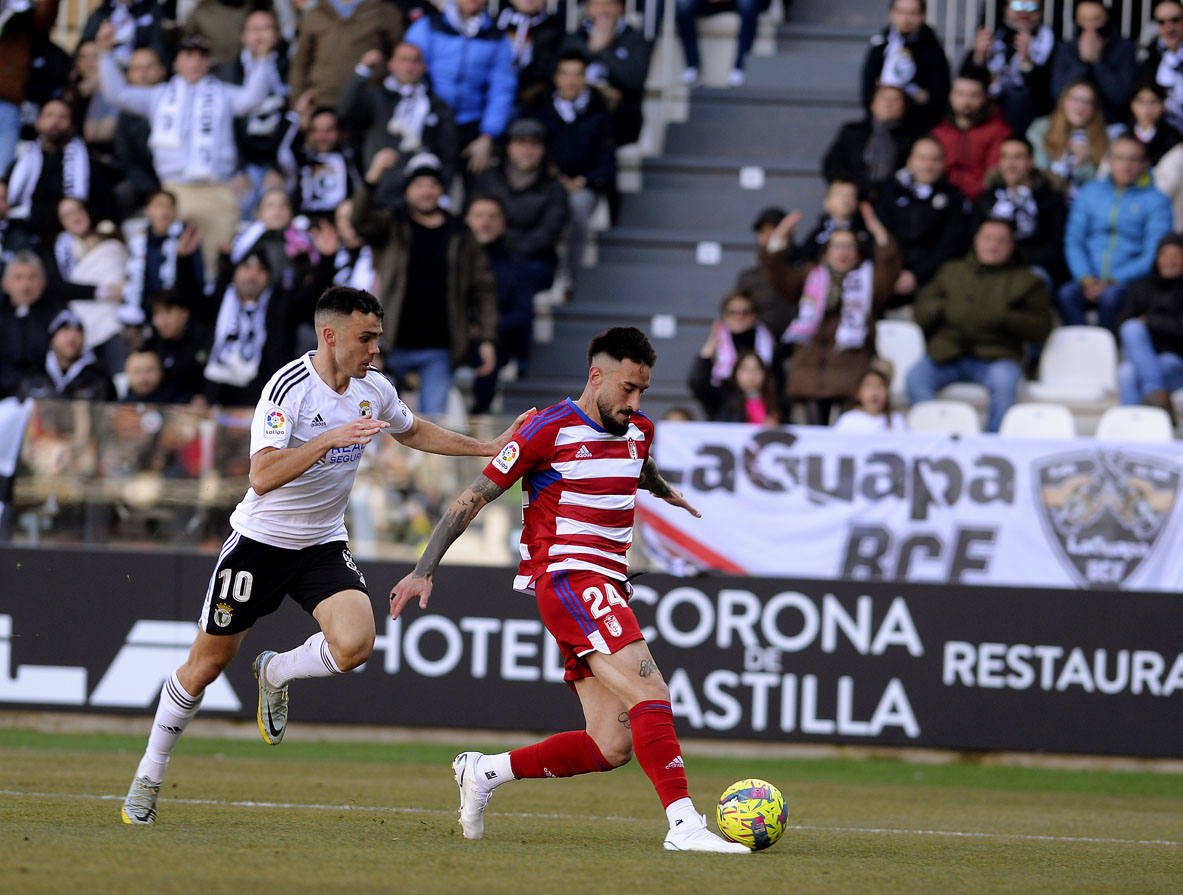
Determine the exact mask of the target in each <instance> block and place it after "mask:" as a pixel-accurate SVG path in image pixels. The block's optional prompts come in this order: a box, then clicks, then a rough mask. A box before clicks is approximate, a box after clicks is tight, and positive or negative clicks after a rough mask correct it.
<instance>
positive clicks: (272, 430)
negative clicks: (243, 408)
mask: <svg viewBox="0 0 1183 895" xmlns="http://www.w3.org/2000/svg"><path fill="white" fill-rule="evenodd" d="M286 423H287V417H285V416H284V415H283V412H282V411H280V410H272V411H270V412H269V413H268V414H267V416H265V417H264V418H263V434H264V435H265V436H267V437H269V438H276V437H278V436H280V435H282V434H283V427H284V425H285V424H286Z"/></svg>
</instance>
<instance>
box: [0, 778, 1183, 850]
mask: <svg viewBox="0 0 1183 895" xmlns="http://www.w3.org/2000/svg"><path fill="white" fill-rule="evenodd" d="M0 796H11V797H14V798H34V799H90V800H95V801H106V802H113V801H122V800H123V796H118V795H94V794H91V793H66V792H22V791H19V790H14V789H0ZM161 802H169V803H172V804H175V805H221V806H223V807H227V808H284V809H296V810H299V809H304V810H310V811H378V812H386V813H388V814H435V815H440V816H443V817H447V816H450V815H453V814H455V813H456V812H455V809H451V810H447V811H442V810H440V809H437V808H407V807H401V806H391V805H327V804H321V803H318V802H254V801H245V800H239V799H235V800H226V799H178V798H164V799H161ZM497 813H498V814H500V815H501V816H503V817H521V818H529V819H534V820H562V819H564V818H569V817H570V815H565V814H544V813H541V812H537V811H530V812H521V811H499V812H497ZM600 820H608V821H613V822H621V821H626V822H627V821H631V822H634V823H644V824H649V823H651V821H649V820H648V819H646V818H640V817H625V816H619V815H607V816H602V817H600ZM788 829H790V830H804V831H806V832H810V833H863V834H870V835H879V836H948V837H950V838H955V839H1023V840H1032V841H1037V842H1083V843H1094V844H1099V845H1166V846H1172V847H1177V846H1180V845H1183V842H1177V841H1175V840H1173V839H1109V838H1104V837H1099V836H1049V835H1046V834H1039V833H986V832H969V831H964V830H905V829H897V828H893V827H820V826H812V825H809V824H789V827H788Z"/></svg>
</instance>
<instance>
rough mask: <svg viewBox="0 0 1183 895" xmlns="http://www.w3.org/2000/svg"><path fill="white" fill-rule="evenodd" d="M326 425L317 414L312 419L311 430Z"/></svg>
mask: <svg viewBox="0 0 1183 895" xmlns="http://www.w3.org/2000/svg"><path fill="white" fill-rule="evenodd" d="M327 425H328V423H326V422H325V421H324V418H323V417H322V416H321V415H320V414H319V413H318V414H317V415H316V416H314V417H313V418H312V428H314V429H316V428H319V427H322V426H327Z"/></svg>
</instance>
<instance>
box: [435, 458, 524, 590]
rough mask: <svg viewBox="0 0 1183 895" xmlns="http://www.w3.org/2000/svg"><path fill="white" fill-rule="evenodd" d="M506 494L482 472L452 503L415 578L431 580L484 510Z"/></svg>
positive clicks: (438, 523) (441, 520)
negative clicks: (449, 549)
mask: <svg viewBox="0 0 1183 895" xmlns="http://www.w3.org/2000/svg"><path fill="white" fill-rule="evenodd" d="M504 491H505V489H504V488H502V487H501V486H500V485H497V484H495V483H494V482H493V481H492V480H490V479H489V477H488V476H486V475H485V474H484V473H483V472H482V473H481V474H480V475H479V476H477V478H476V481H474V482H473V483H472V484H471V485H469V486H468V488H466V489H465V490H464V492H463V493H462V494H461V495H460V496H459V497H457V498H456V499H455V500H454V501H453V502H452V505H451V506H450V507H448V511H447V512H446V513H444V517H443V518H442V519H440V521H439V522H437V523H436V526H435V528H434V529H432V532H431V538H430V539H429V540H428V542H427V547H426V548H425V549H424V551H423V555H422V556H421V557H419V562H418V563H417V564H416V566H415V571H414V572H413V574H414V575H415V577H417V578H428V577H430V576H431V575H432V574H433V573H434V572H435V570H436V567H437V566H438V565H439V564H440V560H441V559H443V557H444V554H445V553H446V552H447V550H448V548H449V547H451V546H452V543H453V542H454V541H455V540H456V539H457V538H458V537H460V535H462V534H463V533H464V530H465V529H466V528H468V526H469V523H471V522H472V520H473V519H475V518H476V514H477V513H479V512H480V511H481V508H482V507H483V506H484V505H485V504H487V503H491V502H492V501H494V500H496V499H497V498H498V497H500V496H501V494H502V493H503V492H504Z"/></svg>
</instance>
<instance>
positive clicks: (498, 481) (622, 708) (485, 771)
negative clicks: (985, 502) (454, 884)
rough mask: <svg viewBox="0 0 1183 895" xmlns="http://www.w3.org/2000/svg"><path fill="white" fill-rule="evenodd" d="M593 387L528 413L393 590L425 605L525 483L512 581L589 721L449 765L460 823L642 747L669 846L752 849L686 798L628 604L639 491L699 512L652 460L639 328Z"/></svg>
mask: <svg viewBox="0 0 1183 895" xmlns="http://www.w3.org/2000/svg"><path fill="white" fill-rule="evenodd" d="M587 358H588V366H589V370H588V376H587V385H586V386H585V388H584V390H583V394H582V395H580V397H579V399H578V400H577V401H572V400H571V399H570V398H567V399H566V400H564V401H562V402H561V403H559V404H556V405H554V406H553V407H548V408H547V409H546V410H543V411H541V412H540V413H536V414H534V415H533V416H532V417H530V418H528V419H527V420H526V422H525V423H523V424H522V427H521V428H520V429H519V430H518V431H517V433H515V435H514V438H513V439H512V440H511V441H510V442H509V443H508V444H506V445H505V447H504V448H503V449H502V451H501V453H499V454H498V455H497V456H496V457H494V458H493V460H492V461H491V462H490V463H489V465H488V466H487V467H485V470H484V472H483V473H482V474H481V475H480V476H479V477H478V478H477V480H476V481H475V482H473V483H472V485H470V486H469V487H468V489H467V490H466V491H464V493H463V494H461V495H460V496H459V497H458V498H456V501H455V502H454V503H453V504H452V506H451V507H450V508H449V509H448V512H447V513H446V514H445V515H444V518H443V519H441V520H440V522H439V524H438V525H436V527H435V530H434V531H432V533H431V538H430V540H429V541H428V544H427V547H426V548H425V550H424V552H423V556H422V557H420V559H419V562H418V564H417V565H416V566H415V569H414V570H413V571H412V572H411V573H410V574H408V575H407V576H406V577H405V578H403V579H402V581H400V582H399V583H398V584H396V585H395V586H394V588H393V589H392V590H391V592H390V601H391V602H390V615H391V617H392V618H397V617H398V615H399V613H400V612H402V610H403V608H404V607H405V606H406V605H407V604H408V603H409V602H410V601H411V600H414V599H416V598H418V600H419V606H420V608H422V609H426V608H427V603H428V599H429V597H430V596H431V588H432V576H433V575H434V573H435V570H436V567H437V566H438V565H439V562H440V559H441V558H442V557H443V555H444V553H445V551H447V549H448V547H450V546H451V544H452V542H453V541H455V540H456V538H457V537H458V536H459V535H460V534H461V532H463V531H464V530H465V529H466V528H467V527H468V525H469V523H471V522H472V520H473V518H474V517H475V516H476V514H477V513H478V512H479V511H480V509H481V507H483V506H484V505H485V504H487V503H489V502H490V501H492V500H494V499H496V498H497V497H498V496H499V495H500V494H501V493H502V492H503V491H505V489H506V488H508V487H509V486H510V485H512V484H513V483H514V482H515V481H517V480H518V479H519V478H522V479H524V481H523V487H522V503H523V506H524V509H523V514H522V515H523V530H522V543H521V555H522V560H521V564H520V565H519V567H518V575H517V577H516V578H515V579H514V589H515V590H520V591H524V592H526V593H533V594H534V596H535V598H536V599H537V602H538V611H539V614H540V615H541V617H542V621H543V624H545V625H546V628H547V630H548V631H549V632H550V633H551V634H552V635H553V636H554V638H555V640H556V641H557V642H558V644H559V649H560V651H561V652H562V655H563V660H564V665H565V667H566V673H565V679H566V681H567V682H568V684H569V685H570V686H571V687H572V688H573V689H574V691H575V693H576V695H577V696H578V697H579V701H580V703H581V704H582V706H583V714H584V718H585V719H586V721H587V729H586V730H571V731H566V732H564V733H559V734H555V735H554V736H552V737H549V738H548V739H545V740H543V741H542V742H540V743H535V744H534V745H532V746H526V747H523V748H521V749H514V750H513V751H511V752H503V753H501V754H499V755H484V754H482V753H480V752H461V753H460V754H459V755H457V756H456V760H455V761H454V762H453V763H452V768H453V771H454V772H455V775H456V783H457V785H458V786H459V787H460V824H461V827H462V828H463V831H464V835H465V836H466V837H467V838H469V839H480V838H481V836H482V835H484V828H485V822H484V812H485V806H486V805H487V804H488V801H489V797H490V796H491V795H492V794H493V790H494V789H496V787H498V786H500V785H501V784H503V783H508V782H509V781H511V780H520V779H523V778H539V777H570V776H572V775H574V774H586V773H590V772H593V771H609V770H611V769H612V768H616V767H620V766H621V765H623V764H624V763H625V762H627V761H628V760H629V757H630V755H631V753H633V752H635V753H636V755H637V761H639V762H640V764H641V767H642V768H643V769H644V771H645V773H646V774H647V775H648V777H649V779H650V780H651V781H652V783H653V787H654V789H656V790H657V795H658V797H659V798H660V799H661V803H662V805H663V806H664V807H665V810H666V815H667V816H668V819H669V825H670V828H669V832H668V833H667V834H666V837H665V841H664V842H663V845H664V847H665V848H667V849H670V850H673V851H706V852H734V853H747V852H748V848H747V847H746V846H743V845H739V844H737V843H734V842H728V841H726V840H724V839H721V838H720V837H718V836H716V835H715V834H714V833H712V832H711V831H710V830H709V829H708V828H707V825H706V818H705V817H703V815H701V814H699V813H698V810H697V809H696V808H695V807H694V803H693V802H692V801H691V799H690V793H689V789H688V787H687V784H686V770H685V767H684V765H683V762H682V749H681V746H680V745H679V744H678V737H677V734H676V733H675V732H674V716H673V710H672V709H671V707H670V692H669V688H668V687H667V686H666V683H665V680H664V678H663V677H662V675H661V672H660V671H659V670H658V668H657V663H656V662H655V661H654V660H653V656H652V655H651V654H650V652H649V647H648V645H647V644H646V643H645V639H644V637H643V636H642V635H641V630H640V627H639V626H638V624H637V620H636V617H635V616H634V615H633V611H632V609H630V608H629V605H628V597H629V594H630V592H631V590H630V588H629V584H628V574H627V573H628V560H627V558H626V556H625V554H626V552H627V550H628V547H629V545H630V544H631V543H632V526H633V514H634V507H635V501H636V494H637V489H638V488H644V489H646V490H648V491H650V492H651V493H653V494H654V495H656V496H658V497H661V498H663V499H664V500H666V501H667V502H669V503H670V504H672V505H674V506H679V507H682V508H683V509H685V510H686V511H688V512H690V513H692V514H693V515H695V516H698V515H699V513H698V511H697V510H695V509H694V508H693V507H692V506H690V504H688V503H687V502H686V501H685V499H684V498H683V497H682V495H681V494H680V493H679V492H678V491H676V490H674V489H673V488H671V487H670V485H669V484H668V483H667V482H666V481H665V479H663V478H662V477H661V475H660V474H659V473H658V471H657V464H656V463H655V462H654V461H653V459H652V458H651V457H650V456H649V454H650V451H651V449H652V446H653V423H652V422H651V421H650V420H649V419H648V417H646V416H644V415H643V414H641V413H640V410H639V405H640V398H641V394H642V393H643V392H644V391H645V389H646V388H648V386H649V378H650V374H651V372H652V368H653V364H654V362H655V361H656V358H657V355H656V353H655V352H654V350H653V346H652V345H651V344H650V343H649V340H648V338H646V336H645V334H644V333H642V332H641V331H640V330H639V329H636V328H634V327H615V328H613V329H609V330H607V331H605V332H603V333H601V334H600V335H598V336H596V337H595V338H594V339H592V341H591V345H590V346H589V347H588V352H587Z"/></svg>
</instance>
